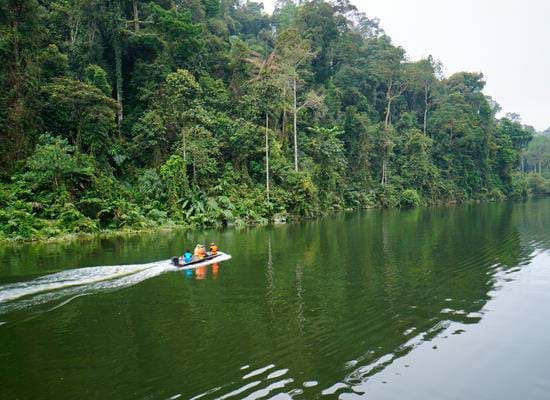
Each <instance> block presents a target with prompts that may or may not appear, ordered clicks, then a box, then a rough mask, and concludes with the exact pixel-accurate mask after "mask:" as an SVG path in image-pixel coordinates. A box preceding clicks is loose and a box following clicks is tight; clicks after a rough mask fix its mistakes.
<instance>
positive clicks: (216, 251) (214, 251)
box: [210, 245, 218, 254]
mask: <svg viewBox="0 0 550 400" xmlns="http://www.w3.org/2000/svg"><path fill="white" fill-rule="evenodd" d="M210 253H212V254H218V246H216V245H213V246H210Z"/></svg>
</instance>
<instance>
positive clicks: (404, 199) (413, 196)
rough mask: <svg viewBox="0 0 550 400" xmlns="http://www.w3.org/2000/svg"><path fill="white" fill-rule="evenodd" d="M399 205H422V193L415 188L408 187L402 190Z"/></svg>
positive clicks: (411, 206)
mask: <svg viewBox="0 0 550 400" xmlns="http://www.w3.org/2000/svg"><path fill="white" fill-rule="evenodd" d="M400 197H401V198H400V200H399V206H400V207H404V208H415V207H420V205H421V204H422V200H421V199H420V195H419V194H418V193H417V192H416V190H414V189H406V190H403V192H401V196H400Z"/></svg>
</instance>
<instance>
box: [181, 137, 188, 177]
mask: <svg viewBox="0 0 550 400" xmlns="http://www.w3.org/2000/svg"><path fill="white" fill-rule="evenodd" d="M181 139H182V143H183V163H184V165H185V168H187V135H186V134H185V128H184V129H182V130H181Z"/></svg>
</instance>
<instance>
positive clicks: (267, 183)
mask: <svg viewBox="0 0 550 400" xmlns="http://www.w3.org/2000/svg"><path fill="white" fill-rule="evenodd" d="M268 130H269V114H268V112H267V110H266V112H265V188H266V191H267V201H268V202H269V131H268Z"/></svg>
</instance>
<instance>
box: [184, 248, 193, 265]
mask: <svg viewBox="0 0 550 400" xmlns="http://www.w3.org/2000/svg"><path fill="white" fill-rule="evenodd" d="M191 261H193V254H191V252H190V251H189V250H185V253H184V254H183V262H184V263H189V262H191Z"/></svg>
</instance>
